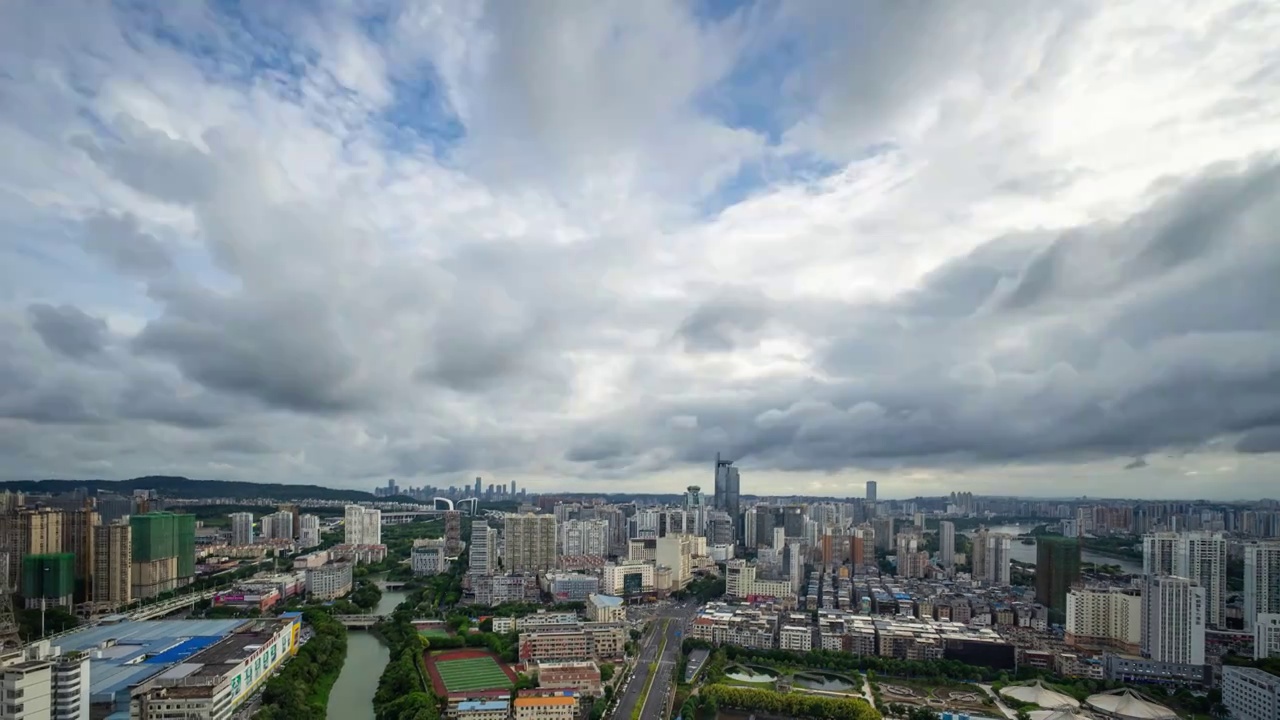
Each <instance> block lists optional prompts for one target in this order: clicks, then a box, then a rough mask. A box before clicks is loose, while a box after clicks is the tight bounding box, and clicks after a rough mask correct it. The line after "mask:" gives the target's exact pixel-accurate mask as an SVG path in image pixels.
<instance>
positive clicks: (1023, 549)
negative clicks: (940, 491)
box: [965, 525, 1142, 574]
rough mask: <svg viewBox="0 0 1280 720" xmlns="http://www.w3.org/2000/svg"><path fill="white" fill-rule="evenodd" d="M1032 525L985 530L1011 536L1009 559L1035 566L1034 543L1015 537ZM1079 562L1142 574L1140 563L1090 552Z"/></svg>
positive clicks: (1082, 554) (1029, 528)
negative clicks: (1109, 566) (1027, 542)
mask: <svg viewBox="0 0 1280 720" xmlns="http://www.w3.org/2000/svg"><path fill="white" fill-rule="evenodd" d="M1033 527H1034V526H1033V525H998V526H995V527H990V528H987V529H988V530H990V531H991V532H997V533H1005V534H1007V535H1013V536H1014V538H1013V540H1012V541H1011V542H1010V543H1009V558H1010V559H1012V560H1017V561H1018V562H1020V563H1026V564H1028V565H1035V564H1036V546H1035V543H1032V544H1030V545H1023V544H1022V538H1019V537H1017V536H1018V535H1020V534H1022V533H1029V532H1031V530H1032V528H1033ZM965 535H969V536H970V537H972V536H973V532H972V531H966V532H965ZM1080 560H1081V561H1083V562H1088V563H1094V564H1097V565H1119V566H1120V570H1121V571H1122V572H1126V573H1132V574H1139V573H1141V572H1142V563H1141V562H1140V561H1137V560H1130V559H1128V558H1118V557H1111V556H1110V555H1100V554H1098V553H1096V552H1092V551H1090V550H1082V551H1080Z"/></svg>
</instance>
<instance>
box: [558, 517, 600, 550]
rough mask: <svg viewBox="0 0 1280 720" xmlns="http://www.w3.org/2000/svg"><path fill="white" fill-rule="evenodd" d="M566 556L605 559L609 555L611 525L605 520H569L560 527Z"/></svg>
mask: <svg viewBox="0 0 1280 720" xmlns="http://www.w3.org/2000/svg"><path fill="white" fill-rule="evenodd" d="M560 548H561V553H562V554H564V555H590V556H593V557H605V556H606V555H608V554H609V523H608V522H607V521H605V520H569V521H566V522H565V523H563V524H561V525H560Z"/></svg>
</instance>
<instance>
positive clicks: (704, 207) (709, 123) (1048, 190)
mask: <svg viewBox="0 0 1280 720" xmlns="http://www.w3.org/2000/svg"><path fill="white" fill-rule="evenodd" d="M313 10H314V9H313V8H310V7H308V6H301V5H300V6H291V5H290V6H286V5H283V4H269V5H265V6H261V7H258V6H254V7H251V8H249V10H248V13H249V14H248V15H236V16H232V15H228V14H226V11H225V10H219V9H215V8H213V7H206V6H201V5H198V4H195V3H180V4H177V5H174V6H173V7H169V6H168V5H166V6H163V7H159V6H157V7H155V8H147V7H142V8H137V9H132V10H126V9H122V8H121V7H115V6H106V5H96V4H91V5H89V6H86V7H84V8H80V9H79V11H77V12H68V11H67V9H66V8H62V7H58V4H57V3H53V4H48V3H34V2H19V3H17V4H13V3H10V4H8V5H7V6H5V7H4V8H3V9H0V64H2V65H3V66H4V67H5V68H6V75H4V76H3V77H0V108H3V109H2V110H0V148H3V150H0V228H3V236H4V237H5V238H6V240H5V241H3V242H2V243H0V283H2V285H3V288H4V292H3V294H0V309H2V310H3V315H2V316H0V317H2V319H3V321H4V323H5V326H6V327H7V328H8V329H9V332H8V333H7V334H6V336H5V340H4V345H3V346H0V347H2V349H3V350H4V353H3V357H4V358H5V359H4V360H0V436H3V437H6V438H8V440H6V441H4V444H5V445H6V446H9V448H10V450H12V453H13V458H14V459H13V462H11V463H10V464H9V467H10V468H11V470H10V473H11V474H12V475H14V476H15V477H19V476H24V477H25V476H53V475H62V476H75V475H88V474H94V475H101V474H116V475H120V476H128V475H135V474H137V475H140V474H146V473H173V474H182V473H187V474H192V475H207V474H210V473H214V472H216V473H217V474H218V475H220V476H225V477H228V478H232V477H234V478H249V479H254V478H257V479H271V480H285V481H288V480H297V481H315V482H330V483H334V484H343V485H359V484H360V483H362V482H364V481H365V480H366V479H369V478H378V479H385V477H387V476H396V477H399V478H402V482H406V481H407V482H418V481H422V480H429V481H432V482H436V483H441V482H443V483H444V484H449V483H450V482H455V481H457V480H458V479H459V478H463V477H470V476H474V475H475V474H477V473H479V474H490V473H496V474H498V475H500V476H503V477H511V478H516V479H518V480H521V481H523V482H524V483H526V484H528V486H530V487H532V488H535V489H536V488H539V487H557V486H564V485H569V484H572V485H574V486H575V487H584V488H587V487H589V488H601V489H604V488H629V489H636V490H652V489H658V488H663V489H675V488H678V487H682V486H683V485H684V484H687V483H688V482H689V481H694V482H696V481H698V480H700V479H703V480H705V478H704V477H703V476H704V475H705V467H704V465H705V459H704V458H703V457H702V456H703V455H707V456H708V457H709V453H710V454H713V453H714V452H715V450H717V449H722V450H723V451H725V452H732V453H743V455H744V456H743V457H742V458H741V461H742V463H743V464H744V466H745V467H746V468H747V469H746V471H744V472H745V473H746V476H747V477H748V478H751V477H759V478H761V479H762V480H766V479H767V480H768V481H769V482H774V481H781V479H782V478H784V477H786V476H783V475H778V473H791V474H793V475H799V474H806V475H805V477H804V481H805V482H808V483H811V484H816V485H817V486H819V487H822V488H829V489H831V490H832V492H839V491H841V488H843V487H844V486H845V485H847V484H848V483H853V484H860V483H861V482H862V479H863V478H862V477H861V476H860V475H858V476H857V477H856V478H855V477H854V476H853V475H852V474H851V473H853V472H854V471H855V469H863V470H866V471H868V472H878V473H884V474H885V477H886V480H888V481H890V482H891V483H894V484H900V485H901V486H902V487H904V488H908V489H904V490H903V491H902V492H901V493H897V494H902V495H909V494H915V493H916V492H921V493H927V492H942V491H944V490H947V489H950V488H951V487H954V486H955V484H956V483H959V484H960V485H962V486H965V487H969V488H970V489H974V490H979V489H982V490H984V491H991V492H1002V491H1003V492H1026V493H1028V494H1048V493H1051V492H1052V490H1053V488H1054V487H1057V485H1056V484H1055V483H1053V482H1052V481H1053V480H1054V479H1055V478H1059V479H1062V478H1070V479H1071V481H1072V482H1073V483H1076V484H1078V485H1079V487H1080V492H1100V491H1104V490H1105V491H1108V492H1114V491H1115V489H1116V488H1117V487H1121V488H1123V487H1124V486H1126V485H1132V486H1133V487H1134V492H1135V493H1136V492H1139V491H1141V489H1142V488H1145V487H1147V485H1148V484H1149V483H1145V482H1136V481H1131V480H1130V478H1132V477H1134V476H1135V474H1136V473H1142V474H1143V477H1150V476H1152V475H1156V474H1157V473H1159V474H1160V476H1161V477H1162V478H1173V479H1174V484H1173V485H1169V486H1168V487H1169V488H1170V490H1169V491H1170V492H1173V491H1174V489H1176V490H1177V491H1179V492H1191V491H1192V490H1193V488H1192V487H1190V486H1186V485H1177V484H1176V483H1177V482H1178V481H1177V478H1178V477H1180V476H1181V473H1183V472H1202V473H1210V472H1211V473H1214V474H1215V476H1217V475H1221V476H1222V479H1221V487H1220V488H1217V489H1216V491H1217V492H1220V493H1221V494H1223V495H1231V494H1232V493H1233V492H1239V493H1242V494H1250V493H1254V494H1258V493H1261V492H1262V491H1263V489H1264V486H1263V485H1262V478H1264V477H1266V474H1267V472H1268V468H1271V467H1273V463H1274V455H1273V454H1269V453H1268V452H1266V451H1267V450H1268V449H1272V440H1271V438H1274V437H1276V435H1275V433H1274V426H1275V425H1276V424H1280V391H1278V390H1277V389H1276V388H1275V386H1274V378H1275V377H1276V376H1277V375H1275V372H1276V369H1277V368H1280V355H1278V354H1277V353H1276V351H1275V347H1276V345H1277V343H1280V327H1278V326H1277V324H1276V320H1275V318H1274V313H1272V314H1270V315H1265V314H1259V313H1256V312H1250V311H1249V308H1254V309H1255V310H1256V309H1257V308H1259V307H1266V306H1267V303H1268V302H1271V301H1273V300H1277V298H1276V297H1275V292H1276V291H1274V290H1270V289H1269V287H1270V285H1271V284H1273V283H1271V282H1270V281H1269V280H1268V278H1272V279H1273V278H1274V275H1269V274H1268V273H1269V271H1270V269H1271V268H1273V266H1275V264H1276V263H1280V253H1277V252H1276V247H1277V246H1276V245H1275V243H1274V241H1273V240H1272V238H1271V234H1270V233H1269V232H1268V231H1267V228H1268V227H1275V226H1276V223H1275V221H1276V220H1277V208H1280V202H1277V200H1280V198H1277V185H1276V182H1275V179H1274V177H1275V173H1274V171H1272V170H1271V169H1270V168H1271V166H1272V165H1273V164H1274V160H1269V159H1266V157H1265V153H1268V152H1274V151H1276V150H1277V147H1276V146H1277V143H1276V140H1275V134H1274V127H1275V126H1276V121H1277V120H1278V119H1280V117H1278V116H1280V92H1277V90H1278V89H1280V88H1278V87H1277V85H1280V73H1277V71H1276V69H1275V68H1276V67H1277V65H1276V59H1275V57H1274V52H1273V50H1272V45H1273V41H1272V39H1273V38H1274V37H1275V36H1276V34H1277V32H1280V12H1277V11H1276V9H1275V8H1274V7H1272V6H1270V5H1269V4H1267V3H1231V2H1225V1H1224V2H1212V3H1206V2H1196V3H1181V4H1164V5H1161V6H1160V7H1154V6H1152V5H1150V4H1149V3H1141V2H1131V3H1119V2H1107V3H1101V2H1082V3H1069V4H1064V5H1055V6H1052V7H1048V6H1044V7H1041V6H1034V5H1032V6H1029V5H1026V4H1024V3H1007V4H1004V3H995V4H991V5H989V6H986V7H984V8H980V9H975V8H971V7H966V8H965V9H964V10H963V11H961V10H959V9H950V8H946V7H943V6H939V7H938V8H934V9H933V10H932V11H928V12H923V14H922V11H919V10H912V9H908V8H906V7H905V6H903V5H902V4H900V3H883V4H877V3H855V4H833V5H829V6H825V7H822V8H818V7H816V6H815V7H806V8H805V11H804V12H802V13H801V12H797V7H796V6H786V5H783V6H773V5H770V4H760V5H747V6H744V7H743V8H741V9H739V10H738V11H736V12H732V13H730V14H728V15H727V16H725V17H723V18H720V19H718V20H712V19H708V18H705V17H696V16H694V15H693V14H692V11H691V9H690V6H688V5H686V4H684V3H674V2H670V3H669V2H644V3H626V2H617V3H613V2H604V3H585V4H584V3H570V2H563V3H560V2H550V3H535V4H526V3H515V4H512V3H491V4H485V3H471V2H448V1H440V2H414V3H405V4H403V5H401V4H398V3H388V4H386V5H382V4H364V3H351V4H341V5H334V6H332V7H327V8H326V9H325V12H324V13H323V14H321V15H316V14H313ZM1259 157H1263V159H1262V160H1258V159H1257V158H1259ZM1224 163H1226V164H1225V165H1224ZM1188 188H1189V189H1188ZM1223 287H1227V288H1230V290H1229V291H1227V292H1223V291H1222V289H1221V288H1223ZM1278 301H1280V300H1278ZM33 308H34V309H33ZM33 317H34V318H41V319H42V322H43V325H42V328H43V329H42V330H41V331H40V332H39V333H37V332H36V330H34V329H32V327H31V325H30V321H29V320H30V318H33ZM104 320H105V322H103V321H104ZM76 329H80V330H82V331H84V332H81V333H80V334H79V335H75V336H74V337H70V336H67V335H65V334H56V333H57V332H59V331H60V330H66V331H67V332H73V331H75V330H76ZM41 337H43V338H44V342H41ZM58 348H61V351H59V349H58ZM1267 378H1271V380H1270V381H1269V382H1268V381H1267ZM1175 387H1179V388H1181V389H1182V391H1181V392H1179V393H1173V397H1172V398H1170V397H1169V393H1170V388H1175ZM1241 388H1244V389H1247V391H1248V392H1247V394H1244V395H1239V396H1237V395H1235V394H1232V393H1235V392H1237V391H1240V392H1244V391H1243V390H1241ZM1215 389H1216V390H1215ZM1215 392H1216V393H1220V394H1218V395H1217V396H1216V404H1215V397H1214V394H1215ZM1202 395H1203V396H1202ZM1235 397H1239V398H1240V400H1238V401H1237V402H1236V404H1235V405H1234V406H1232V407H1229V408H1227V407H1223V404H1224V403H1226V402H1228V401H1227V399H1226V398H1235ZM1161 417H1164V418H1169V421H1168V427H1162V426H1161V425H1162V423H1161V422H1160V421H1159V418H1161ZM1009 418H1015V419H1016V421H1013V420H1009V421H1005V420H1008V419H1009ZM1189 418H1195V419H1194V421H1193V420H1191V419H1189ZM1242 435H1243V436H1244V438H1245V439H1242V440H1241V441H1240V442H1241V443H1242V445H1241V447H1242V449H1247V452H1246V453H1242V454H1240V455H1239V456H1238V457H1237V456H1236V455H1235V454H1234V453H1232V452H1231V451H1230V448H1232V447H1233V444H1234V442H1235V439H1236V438H1238V437H1240V436H1242ZM1206 443H1216V444H1213V445H1207V444H1206ZM1164 447H1170V448H1174V449H1175V450H1176V451H1177V452H1178V453H1189V454H1179V455H1178V457H1179V458H1181V459H1180V460H1179V461H1178V462H1181V463H1183V465H1176V463H1163V462H1158V461H1155V460H1153V461H1152V462H1151V464H1150V466H1149V467H1144V468H1140V469H1135V470H1129V471H1125V470H1122V469H1121V468H1123V466H1124V465H1125V464H1127V463H1128V462H1129V461H1130V460H1131V459H1132V457H1133V456H1134V455H1135V454H1139V453H1146V452H1152V453H1155V455H1153V457H1155V456H1158V453H1159V451H1160V450H1161V449H1162V448H1164ZM1276 449H1280V448H1276ZM687 463H695V464H693V465H689V464H687ZM1010 463H1013V464H1010ZM605 480H607V482H603V481H605ZM620 480H621V481H631V482H628V483H624V484H619V482H618V481H620ZM748 487H749V488H751V484H750V483H749V484H748Z"/></svg>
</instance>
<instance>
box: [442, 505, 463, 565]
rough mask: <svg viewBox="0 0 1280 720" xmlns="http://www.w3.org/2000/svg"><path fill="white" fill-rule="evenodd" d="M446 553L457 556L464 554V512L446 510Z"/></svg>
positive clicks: (446, 554) (446, 555) (453, 556)
mask: <svg viewBox="0 0 1280 720" xmlns="http://www.w3.org/2000/svg"><path fill="white" fill-rule="evenodd" d="M444 554H445V557H451V558H456V557H458V555H460V554H462V512H461V511H458V510H446V511H445V513H444Z"/></svg>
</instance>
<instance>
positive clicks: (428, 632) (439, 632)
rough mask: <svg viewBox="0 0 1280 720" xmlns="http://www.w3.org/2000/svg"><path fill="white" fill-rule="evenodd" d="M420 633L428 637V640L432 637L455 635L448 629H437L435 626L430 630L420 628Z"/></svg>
mask: <svg viewBox="0 0 1280 720" xmlns="http://www.w3.org/2000/svg"><path fill="white" fill-rule="evenodd" d="M418 634H419V635H421V636H422V637H424V638H426V639H428V640H430V639H432V638H448V637H453V635H451V634H450V633H449V631H448V630H437V629H434V628H432V629H429V630H419V631H418Z"/></svg>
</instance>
